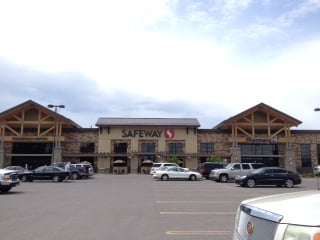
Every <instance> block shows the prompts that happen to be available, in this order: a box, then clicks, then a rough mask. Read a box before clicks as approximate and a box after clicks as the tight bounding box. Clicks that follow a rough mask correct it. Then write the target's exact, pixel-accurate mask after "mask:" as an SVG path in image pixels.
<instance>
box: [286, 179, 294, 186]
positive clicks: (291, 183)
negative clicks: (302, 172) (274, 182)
mask: <svg viewBox="0 0 320 240" xmlns="http://www.w3.org/2000/svg"><path fill="white" fill-rule="evenodd" d="M285 186H286V187H287V188H292V187H293V181H292V179H286V181H285Z"/></svg>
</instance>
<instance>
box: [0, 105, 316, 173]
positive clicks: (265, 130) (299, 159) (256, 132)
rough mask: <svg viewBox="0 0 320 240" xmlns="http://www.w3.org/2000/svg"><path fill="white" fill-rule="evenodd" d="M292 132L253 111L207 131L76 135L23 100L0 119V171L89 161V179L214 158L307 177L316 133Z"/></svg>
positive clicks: (166, 128)
mask: <svg viewBox="0 0 320 240" xmlns="http://www.w3.org/2000/svg"><path fill="white" fill-rule="evenodd" d="M299 124H301V121H300V120H298V119H295V118H294V117H291V116H289V115H287V114H285V113H284V112H281V111H279V110H277V109H274V108H272V107H271V106H268V105H266V104H264V103H260V104H258V105H256V106H253V107H252V108H250V109H247V110H245V111H243V112H241V113H239V114H237V115H235V116H233V117H230V118H229V119H226V120H225V121H223V122H221V123H219V124H217V125H216V126H215V127H213V128H212V129H201V128H200V126H201V125H200V123H199V121H198V120H197V119H195V118H99V119H98V120H97V122H96V127H95V128H82V127H81V126H79V125H78V124H77V123H76V122H74V121H73V120H71V119H68V118H66V117H64V116H63V115H61V114H59V113H58V112H57V111H52V110H51V109H49V108H47V107H45V106H43V105H40V104H38V103H36V102H34V101H32V100H29V101H26V102H24V103H21V104H19V105H17V106H15V107H12V108H9V109H8V110H5V111H3V112H1V113H0V140H1V142H0V167H5V166H9V165H21V166H28V168H31V169H32V168H35V167H37V166H41V165H44V164H47V165H48V164H50V163H52V162H61V161H63V162H65V161H71V162H74V163H76V162H81V161H89V162H91V163H92V164H93V165H94V168H95V170H96V171H97V172H104V173H115V174H125V173H148V170H149V168H150V166H151V164H152V163H153V162H161V161H168V159H169V158H171V157H177V158H179V160H180V162H181V165H182V166H185V167H188V168H191V169H197V168H198V166H199V164H200V163H201V162H205V161H206V160H207V159H208V158H210V157H220V158H221V159H223V161H225V162H263V163H265V164H266V165H269V166H281V167H285V168H287V169H291V170H295V171H299V172H312V168H313V167H314V166H317V165H319V159H320V131H319V130H292V127H297V126H299Z"/></svg>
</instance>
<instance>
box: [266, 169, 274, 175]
mask: <svg viewBox="0 0 320 240" xmlns="http://www.w3.org/2000/svg"><path fill="white" fill-rule="evenodd" d="M264 173H267V174H270V173H273V169H265V170H264Z"/></svg>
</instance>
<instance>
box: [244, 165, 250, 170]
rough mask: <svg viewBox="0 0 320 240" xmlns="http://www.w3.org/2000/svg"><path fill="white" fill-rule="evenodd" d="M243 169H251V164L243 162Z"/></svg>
mask: <svg viewBox="0 0 320 240" xmlns="http://www.w3.org/2000/svg"><path fill="white" fill-rule="evenodd" d="M242 169H250V166H249V164H242Z"/></svg>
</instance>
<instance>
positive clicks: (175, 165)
mask: <svg viewBox="0 0 320 240" xmlns="http://www.w3.org/2000/svg"><path fill="white" fill-rule="evenodd" d="M172 166H174V167H180V166H179V165H178V164H176V163H164V162H161V163H153V164H152V167H151V169H150V174H154V173H155V172H156V170H158V169H159V168H161V167H172ZM183 169H185V170H189V168H183Z"/></svg>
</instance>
